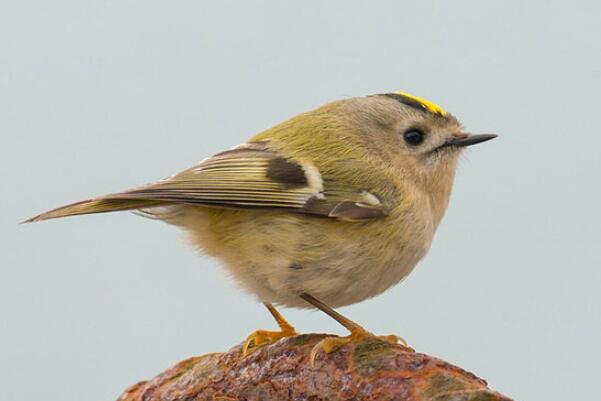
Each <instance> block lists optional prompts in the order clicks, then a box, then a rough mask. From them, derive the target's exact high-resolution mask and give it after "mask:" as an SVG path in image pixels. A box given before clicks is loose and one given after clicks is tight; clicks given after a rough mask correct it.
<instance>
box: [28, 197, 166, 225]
mask: <svg viewBox="0 0 601 401" xmlns="http://www.w3.org/2000/svg"><path fill="white" fill-rule="evenodd" d="M164 203H165V202H160V201H156V200H147V199H118V198H117V197H115V198H111V197H110V196H107V197H102V198H98V199H88V200H85V201H81V202H76V203H72V204H70V205H66V206H62V207H59V208H56V209H53V210H50V211H48V212H45V213H42V214H39V215H37V216H35V217H32V218H30V219H27V220H25V221H23V222H22V223H33V222H36V221H42V220H48V219H55V218H57V217H66V216H76V215H79V214H92V213H106V212H116V211H119V210H136V209H145V208H152V207H155V206H161V205H163V204H164Z"/></svg>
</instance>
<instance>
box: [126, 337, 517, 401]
mask: <svg viewBox="0 0 601 401" xmlns="http://www.w3.org/2000/svg"><path fill="white" fill-rule="evenodd" d="M324 336H325V335H323V334H305V335H299V336H296V337H290V338H285V339H282V340H280V341H277V342H275V343H272V344H267V345H264V346H262V347H258V348H256V349H253V351H252V352H251V353H250V354H249V355H247V356H246V357H243V356H242V355H241V352H240V350H241V346H240V345H238V346H235V347H234V348H232V349H230V350H229V351H228V352H225V353H214V354H207V355H202V356H196V357H192V358H189V359H186V360H184V361H182V362H180V363H178V364H177V365H175V366H173V367H171V368H169V369H168V370H166V371H165V372H163V373H161V374H159V375H158V376H156V377H155V378H154V379H152V380H150V381H143V382H140V383H138V384H135V385H133V386H132V387H130V388H129V389H127V390H126V391H125V392H124V393H123V394H122V395H121V396H120V397H119V399H118V401H175V400H177V401H243V400H244V401H254V400H269V401H279V400H291V401H292V400H293V401H305V400H306V401H321V400H323V401H325V400H328V401H338V400H354V401H360V400H365V401H368V400H378V401H392V400H395V401H405V400H412V401H419V400H432V401H496V400H499V401H501V400H503V401H511V400H510V399H509V398H507V397H505V396H503V395H501V394H499V393H497V392H494V391H492V390H490V389H489V388H488V387H487V383H486V381H484V380H482V379H480V378H478V377H476V376H475V375H473V374H472V373H469V372H466V371H465V370H463V369H461V368H458V367H456V366H453V365H451V364H449V363H447V362H444V361H442V360H440V359H437V358H434V357H431V356H428V355H425V354H420V353H417V352H415V351H414V350H412V349H411V348H408V347H405V346H402V345H394V344H391V343H388V342H385V341H383V340H380V339H378V338H376V337H371V338H367V339H364V340H361V341H358V342H353V343H350V344H348V345H345V346H344V347H342V348H339V349H337V350H336V351H333V352H331V353H329V354H326V353H325V352H323V351H320V352H319V353H318V354H317V357H316V359H315V365H314V366H313V367H311V365H310V363H309V354H310V353H311V350H312V348H313V346H314V345H315V344H316V343H318V342H319V341H320V340H321V339H322V338H324Z"/></svg>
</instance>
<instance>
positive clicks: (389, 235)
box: [174, 208, 433, 308]
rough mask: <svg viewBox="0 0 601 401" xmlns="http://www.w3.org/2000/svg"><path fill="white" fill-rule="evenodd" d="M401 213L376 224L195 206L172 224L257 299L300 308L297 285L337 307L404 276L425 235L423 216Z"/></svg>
mask: <svg viewBox="0 0 601 401" xmlns="http://www.w3.org/2000/svg"><path fill="white" fill-rule="evenodd" d="M387 218H391V217H390V216H389V217H387ZM183 221H185V223H181V222H183ZM409 221H410V222H411V224H407V220H406V219H394V220H391V221H387V222H386V225H383V224H375V223H373V222H372V223H357V222H341V221H337V220H332V219H327V218H318V217H316V218H307V217H305V216H297V215H294V214H285V213H266V212H261V213H258V212H240V211H229V210H225V211H220V212H215V211H214V210H213V211H207V210H206V209H201V208H197V209H193V210H190V211H187V212H186V213H185V218H184V219H182V220H180V222H175V223H174V224H177V225H179V226H183V228H185V229H186V231H187V232H188V233H189V238H190V242H191V243H192V244H194V245H195V246H196V247H198V248H199V249H200V250H202V251H203V252H205V253H208V254H210V255H213V256H215V257H217V258H218V259H220V260H221V262H223V265H224V267H225V268H226V269H227V271H228V273H229V274H230V275H231V276H232V278H233V279H234V280H235V281H236V282H237V283H238V284H239V285H240V286H241V287H242V288H243V289H245V290H247V291H249V292H251V293H252V294H254V295H256V296H257V297H258V298H259V300H261V301H262V302H268V303H273V304H279V305H285V306H291V307H299V308H305V307H307V308H308V307H311V306H310V305H308V304H307V303H306V302H305V301H304V300H302V299H301V298H300V297H299V296H298V295H299V294H300V293H303V292H306V293H309V294H311V295H313V296H314V297H316V298H318V299H320V300H322V301H323V302H325V303H326V304H328V305H330V306H332V307H339V306H344V305H349V304H352V303H355V302H359V301H362V300H364V299H367V298H370V297H373V296H376V295H378V294H380V293H382V292H383V291H385V290H386V289H388V288H390V287H391V286H393V285H395V284H397V283H398V282H400V281H401V280H402V279H403V278H405V277H406V276H407V275H408V274H409V273H410V272H411V270H413V268H414V267H415V265H416V264H417V262H418V261H419V260H420V259H421V258H422V257H423V256H424V255H425V253H426V252H427V250H428V248H429V246H430V243H431V240H432V235H433V230H432V228H431V226H430V224H428V222H427V221H426V222H424V221H421V222H418V221H417V220H416V219H415V218H412V219H409ZM380 223H383V222H380Z"/></svg>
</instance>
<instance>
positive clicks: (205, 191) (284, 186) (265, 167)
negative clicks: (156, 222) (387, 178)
mask: <svg viewBox="0 0 601 401" xmlns="http://www.w3.org/2000/svg"><path fill="white" fill-rule="evenodd" d="M169 204H188V205H204V206H210V207H220V208H234V209H277V210H282V211H289V212H294V213H305V214H311V215H318V216H325V217H331V218H338V219H343V220H365V219H373V218H378V217H383V216H385V215H386V210H385V209H384V207H383V206H382V204H381V203H380V201H379V199H378V198H377V197H376V196H375V195H373V194H371V193H369V192H367V191H365V190H352V189H348V190H347V189H340V188H338V189H335V188H329V187H328V185H327V183H324V179H323V177H322V175H321V173H320V171H319V170H318V169H317V168H316V167H315V166H313V165H311V164H308V163H303V162H299V161H295V160H292V159H289V158H286V157H284V156H282V155H281V154H280V153H278V151H276V150H273V149H270V148H269V147H268V146H267V144H266V143H265V142H252V143H247V144H244V145H241V146H238V147H236V148H234V149H231V150H228V151H225V152H222V153H218V154H216V155H215V156H213V157H210V158H208V159H205V160H203V161H201V162H200V163H199V164H197V165H195V166H193V167H191V168H189V169H187V170H184V171H182V172H181V173H178V174H175V175H173V176H171V177H168V178H166V179H164V180H161V181H159V182H157V183H153V184H149V185H145V186H142V187H138V188H134V189H131V190H128V191H124V192H120V193H116V194H110V195H106V196H102V197H99V198H95V199H90V200H88V201H83V202H78V203H76V204H72V205H67V206H63V207H62V208H58V209H55V210H52V211H50V212H47V213H44V214H42V215H39V216H36V217H34V218H32V219H30V220H28V221H37V220H45V219H49V218H55V217H62V216H69V215H75V214H87V213H100V212H106V211H115V210H128V209H145V208H149V207H155V206H162V205H169Z"/></svg>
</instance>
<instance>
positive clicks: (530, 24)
mask: <svg viewBox="0 0 601 401" xmlns="http://www.w3.org/2000/svg"><path fill="white" fill-rule="evenodd" d="M599 15H601V6H600V3H599V2H596V1H589V2H587V1H572V2H567V1H548V0H547V1H530V2H518V1H504V2H481V1H453V2H448V1H435V2H428V3H425V2H416V1H386V2H385V1H377V2H350V1H330V2H327V3H326V2H302V4H301V2H294V3H293V2H276V1H271V2H267V1H245V2H242V1H240V2H225V1H222V2H213V3H208V2H205V3H200V2H196V1H180V2H156V1H137V2H136V1H95V2H91V1H87V2H84V1H65V0H60V1H59V0H57V1H52V2H47V1H19V2H10V3H9V2H2V5H1V6H0V136H1V145H0V163H1V164H0V168H1V177H2V190H1V191H2V192H1V193H2V197H1V202H2V205H1V209H0V210H1V212H0V244H1V247H2V251H1V252H0V319H1V320H0V383H1V384H0V399H2V400H6V401H9V400H34V399H48V400H63V401H68V400H83V399H85V400H89V401H101V400H111V399H114V398H116V397H117V396H118V394H120V392H121V391H122V390H123V389H124V388H125V387H127V386H128V385H130V384H133V383H134V382H136V381H138V380H141V379H145V378H151V377H152V376H153V375H155V374H156V373H159V372H160V371H162V370H163V369H165V368H167V367H168V366H170V365H171V364H173V363H175V362H177V361H179V360H181V359H183V358H186V357H188V356H191V355H197V354H202V353H207V352H212V351H220V350H226V349H228V348H229V347H230V346H232V345H233V344H236V343H237V342H239V341H241V340H242V339H243V338H244V337H245V336H246V335H247V334H248V333H250V332H251V331H253V330H255V329H257V328H273V327H274V323H273V322H272V321H271V319H270V316H269V315H268V314H267V312H266V311H265V310H264V309H263V307H262V306H261V305H260V304H259V303H257V302H255V300H254V299H253V298H252V297H251V296H249V295H247V294H244V293H242V292H240V291H238V290H237V289H236V288H234V286H233V285H232V284H231V283H229V282H228V280H227V278H226V277H225V275H224V274H223V273H222V271H221V270H220V268H219V267H218V264H217V263H216V262H215V261H214V260H211V259H209V258H207V257H199V256H198V255H196V254H195V253H194V252H193V251H192V250H191V249H189V248H187V247H186V246H185V245H184V244H183V243H182V241H181V235H180V234H179V233H178V232H177V230H176V229H174V228H172V227H169V226H167V225H164V224H160V223H156V222H153V221H148V220H145V219H141V218H139V217H136V216H134V215H131V214H128V213H121V214H113V215H101V216H90V217H80V218H73V219H65V220H61V221H52V222H46V223H42V224H36V225H27V226H18V225H17V222H18V221H20V220H22V219H24V218H26V217H30V216H31V215H33V214H35V213H38V212H41V211H44V210H47V209H48V208H52V207H55V206H58V205H61V204H64V203H67V202H71V201H76V200H80V199H83V198H86V197H89V196H93V195H99V194H103V193H107V192H112V191H116V190H120V189H125V188H128V187H130V186H134V185H138V184H141V183H145V182H149V181H153V180H156V179H159V178H162V177H164V176H166V175H169V174H171V173H173V172H176V171H178V170H180V169H183V168H186V167H188V166H190V165H191V164H193V163H195V162H196V161H198V160H200V159H202V158H204V157H206V156H209V155H211V154H213V153H215V152H218V151H220V150H222V149H225V148H229V147H231V146H233V145H236V144H237V143H240V142H242V141H244V140H245V139H246V138H247V137H249V136H250V135H252V134H254V133H256V132H258V131H260V130H262V129H265V128H267V127H269V126H271V125H273V124H275V123H277V122H279V121H282V120H284V119H286V118H288V117H290V116H292V115H294V114H296V113H298V112H301V111H304V110H307V109H311V108H313V107H316V106H318V105H320V104H322V103H324V102H326V101H329V100H333V99H336V98H340V97H347V96H355V95H366V94H372V93H380V92H389V91H395V90H403V91H407V92H410V93H414V94H416V95H419V96H423V97H425V98H427V99H430V100H433V101H435V102H437V103H439V104H441V105H442V106H443V107H445V108H446V109H448V110H450V111H451V112H453V113H454V114H455V115H456V116H458V117H459V118H460V119H461V120H462V121H463V123H464V124H465V125H466V127H467V129H468V130H469V131H471V132H495V133H498V134H500V137H499V138H498V139H496V140H495V141H493V142H489V143H487V144H484V145H481V146H478V147H475V148H473V149H472V150H471V151H470V152H469V154H468V155H466V157H464V159H463V160H462V163H461V165H460V168H459V172H458V176H457V180H456V186H455V190H454V194H453V198H452V201H451V205H450V207H449V210H448V213H447V216H446V218H445V220H444V221H443V224H442V225H441V227H440V230H439V232H438V234H437V237H436V239H435V242H434V245H433V247H432V250H431V252H430V254H429V255H428V256H427V258H426V259H425V260H424V261H423V262H422V263H421V264H420V265H419V266H418V267H417V269H416V270H415V272H414V273H413V274H412V275H411V277H410V278H409V279H408V280H406V281H405V282H404V283H402V284H401V285H399V286H397V287H395V288H394V289H392V290H390V291H388V292H387V293H385V294H384V295H382V296H379V297H377V298H375V299H373V300H370V301H366V302H363V303H361V304H358V305H354V306H351V307H347V308H343V309H341V311H342V312H343V313H345V314H347V315H348V316H349V317H351V318H353V319H355V320H356V321H358V322H360V323H362V324H364V325H365V326H366V327H367V328H369V329H370V330H372V331H374V332H376V333H382V334H388V333H392V332H394V333H398V334H401V335H403V336H404V337H405V338H406V339H407V340H408V341H409V342H410V344H411V345H412V346H414V347H415V348H416V349H418V350H420V351H423V352H427V353H430V354H433V355H437V356H440V357H442V358H444V359H446V360H448V361H450V362H453V363H455V364H458V365H460V366H462V367H464V368H466V369H468V370H471V371H474V372H476V373H477V374H478V375H480V376H482V377H484V378H486V379H487V380H488V381H489V383H490V385H491V386H492V387H493V388H495V389H497V390H499V391H502V392H504V393H505V394H507V395H510V396H512V397H515V398H516V399H519V400H563V399H593V398H597V396H598V387H597V382H598V375H599V360H598V358H599V357H601V353H600V348H601V347H600V345H599V339H600V338H601V322H600V316H601V314H600V312H601V311H600V309H601V308H600V303H601V295H600V288H601V269H600V268H599V265H600V262H601V257H600V256H599V250H598V247H599V238H600V234H601V229H600V228H599V216H600V213H599V202H600V201H601V199H600V198H601V196H600V191H599V172H600V167H601V165H600V161H599V155H598V154H599V149H600V148H601V140H600V139H599V138H600V133H599V118H598V115H599V97H598V94H599V91H600V89H601V85H600V82H601V60H600V54H601V45H600V42H601V41H600V40H599V39H600V38H601V28H600V26H601V24H599ZM284 312H285V315H286V316H287V317H288V318H289V319H290V321H292V322H294V323H295V324H296V325H297V327H298V329H300V330H301V331H304V332H312V331H318V332H321V331H329V332H334V333H339V334H343V333H344V330H342V329H341V328H340V327H339V326H337V325H336V324H335V323H334V322H333V321H331V320H330V319H328V318H326V317H325V316H323V315H322V314H320V313H317V312H307V311H296V310H284Z"/></svg>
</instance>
